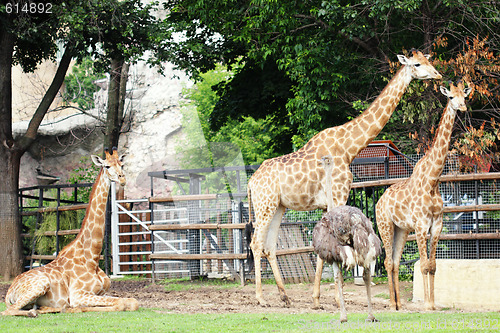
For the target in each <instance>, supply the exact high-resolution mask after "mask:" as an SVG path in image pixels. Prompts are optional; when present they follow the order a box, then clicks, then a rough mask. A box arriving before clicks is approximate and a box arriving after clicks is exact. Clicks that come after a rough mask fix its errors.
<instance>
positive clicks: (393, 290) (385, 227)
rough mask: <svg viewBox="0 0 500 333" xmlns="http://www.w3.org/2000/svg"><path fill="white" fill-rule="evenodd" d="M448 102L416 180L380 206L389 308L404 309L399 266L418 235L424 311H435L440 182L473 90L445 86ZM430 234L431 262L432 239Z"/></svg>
mask: <svg viewBox="0 0 500 333" xmlns="http://www.w3.org/2000/svg"><path fill="white" fill-rule="evenodd" d="M440 89H441V92H442V93H443V95H445V96H447V97H448V104H447V105H446V107H445V109H444V112H443V115H442V117H441V121H440V123H439V127H438V129H437V132H436V135H435V137H434V141H433V144H432V147H431V148H430V149H429V150H428V151H427V153H426V154H425V156H424V157H422V159H420V161H418V163H417V164H416V165H415V168H414V169H413V173H412V175H411V176H410V177H409V178H408V179H406V180H403V181H401V182H399V183H396V184H394V185H392V186H391V187H389V188H388V189H387V190H386V191H385V192H384V194H383V195H382V197H381V198H380V200H379V201H378V202H377V206H376V214H377V215H376V216H377V226H378V231H379V233H380V237H381V239H382V242H383V243H384V248H385V253H386V258H385V262H384V264H385V268H386V270H387V276H388V283H389V293H390V297H391V300H390V307H391V309H393V310H399V309H401V298H400V295H399V262H400V260H401V254H402V253H403V249H404V246H405V244H406V239H407V237H408V233H409V232H410V231H415V235H416V238H417V245H418V251H419V253H420V262H421V265H420V268H421V271H422V276H423V278H424V284H423V285H424V300H425V308H426V309H428V310H432V309H434V308H435V306H434V274H435V272H436V247H437V243H438V240H439V234H440V233H441V229H442V227H443V199H442V198H441V194H440V193H439V177H440V176H441V173H442V172H443V168H444V165H445V161H446V156H447V154H448V147H449V143H450V137H451V132H452V129H453V124H454V122H455V116H456V113H457V110H460V111H465V110H467V107H466V106H465V98H466V97H467V96H468V95H469V93H470V91H471V89H470V88H465V89H464V85H463V83H461V82H459V83H458V84H457V85H456V86H454V85H453V84H450V90H448V89H446V88H445V87H440ZM428 233H430V242H429V257H427V234H428Z"/></svg>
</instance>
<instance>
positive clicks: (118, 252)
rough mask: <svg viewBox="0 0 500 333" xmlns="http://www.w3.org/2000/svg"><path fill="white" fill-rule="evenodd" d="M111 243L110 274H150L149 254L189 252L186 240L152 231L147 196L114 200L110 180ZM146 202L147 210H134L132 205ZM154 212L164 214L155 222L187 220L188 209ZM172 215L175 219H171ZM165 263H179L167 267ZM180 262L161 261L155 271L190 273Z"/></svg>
mask: <svg viewBox="0 0 500 333" xmlns="http://www.w3.org/2000/svg"><path fill="white" fill-rule="evenodd" d="M111 186H112V188H111V238H112V239H111V244H112V259H113V266H112V267H113V276H121V275H126V274H127V275H130V274H151V273H152V266H151V265H152V264H151V260H149V255H150V254H151V253H152V252H153V250H154V251H155V252H156V253H176V254H181V253H188V252H189V249H188V246H187V245H188V239H182V238H179V237H172V235H168V234H167V233H166V232H164V233H162V232H154V233H153V232H152V231H151V230H150V229H149V227H150V226H151V224H152V221H151V216H153V214H152V211H151V209H150V206H149V200H148V199H134V200H117V198H116V194H115V193H116V191H115V188H114V187H115V184H114V183H111ZM134 204H135V205H137V204H139V205H141V204H142V205H143V206H144V205H147V206H148V208H146V209H137V210H133V206H134ZM154 213H155V215H156V216H157V215H158V214H164V215H165V218H164V219H161V220H156V221H155V222H158V223H160V222H161V223H187V219H188V218H187V216H188V213H187V208H176V207H166V208H164V209H156V210H155V212H154ZM172 216H174V217H175V218H171V217H172ZM168 264H175V265H177V266H179V268H176V269H169V265H168ZM183 266H186V265H185V264H183V263H182V262H179V261H164V262H159V263H158V266H156V267H155V271H156V272H157V273H160V272H163V273H189V270H188V268H187V267H183Z"/></svg>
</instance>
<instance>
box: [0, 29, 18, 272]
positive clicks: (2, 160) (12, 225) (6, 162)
mask: <svg viewBox="0 0 500 333" xmlns="http://www.w3.org/2000/svg"><path fill="white" fill-rule="evenodd" d="M0 45H2V47H1V48H0V172H1V173H2V181H0V230H1V232H0V253H1V254H2V255H1V256H0V274H1V275H2V277H3V279H4V280H5V281H8V280H11V279H12V278H13V277H14V276H16V275H18V274H20V273H21V272H22V245H21V227H20V224H19V210H18V187H19V164H20V163H19V162H20V160H21V155H22V154H21V152H20V151H19V149H18V148H17V146H16V145H15V142H14V140H13V138H12V53H13V50H14V36H13V35H12V34H10V33H8V32H6V31H5V30H4V31H1V32H0Z"/></svg>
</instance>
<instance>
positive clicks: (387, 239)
mask: <svg viewBox="0 0 500 333" xmlns="http://www.w3.org/2000/svg"><path fill="white" fill-rule="evenodd" d="M383 203H384V202H383V201H382V199H381V200H380V201H379V202H378V203H377V210H376V214H377V226H378V230H379V233H380V238H381V239H382V242H383V244H384V249H385V260H384V266H385V270H386V271H387V284H388V286H389V296H390V301H389V306H390V308H391V310H398V308H397V305H396V304H397V303H396V293H395V291H394V261H393V252H394V251H393V245H394V244H393V243H394V224H393V223H392V222H391V221H390V219H389V218H388V217H387V216H386V214H385V207H384V206H383Z"/></svg>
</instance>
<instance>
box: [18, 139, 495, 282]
mask: <svg viewBox="0 0 500 333" xmlns="http://www.w3.org/2000/svg"><path fill="white" fill-rule="evenodd" d="M385 149H388V148H385ZM417 159H418V157H416V158H415V157H414V158H412V157H406V156H403V155H402V154H400V153H399V154H396V153H395V154H393V155H391V154H387V156H382V157H380V156H378V157H370V156H367V157H362V158H361V159H356V160H355V161H354V162H353V164H352V165H351V170H352V172H353V174H354V177H355V182H354V183H353V186H352V190H351V193H350V197H349V204H351V205H354V206H357V207H359V208H361V209H362V210H363V211H364V212H365V214H366V215H367V216H368V217H370V218H372V220H374V205H375V203H376V201H377V200H378V198H379V197H380V195H381V194H382V193H383V190H384V188H385V187H387V186H388V185H390V184H391V183H393V182H395V181H396V180H397V178H396V177H401V176H407V175H409V174H410V173H411V169H412V167H413V165H414V164H415V163H416V160H417ZM456 165H457V161H456V159H453V158H450V159H449V163H448V165H447V168H446V169H445V173H446V174H447V175H445V176H443V179H442V180H443V182H442V183H441V185H440V187H441V193H442V196H443V199H444V201H445V212H446V214H445V220H444V228H443V233H442V235H441V241H440V242H439V248H438V254H437V256H438V258H457V259H458V258H466V259H468V258H471V259H472V258H499V257H500V243H499V242H500V241H499V232H498V230H499V229H500V223H499V215H500V214H499V213H498V210H499V209H500V207H499V205H498V202H500V201H499V195H500V191H499V190H498V189H497V181H496V179H498V178H499V174H498V173H489V174H469V175H467V174H466V175H457V174H456ZM256 168H257V166H247V167H226V168H209V169H191V170H176V171H175V170H174V171H162V172H159V173H151V174H150V176H151V189H152V196H151V197H150V198H147V199H140V200H132V199H127V200H125V199H121V200H120V199H117V198H113V197H112V199H111V203H112V204H111V211H112V212H113V221H114V222H113V223H112V224H111V225H112V228H113V232H112V233H111V234H112V241H111V242H110V243H109V242H107V243H108V244H109V245H108V246H106V243H105V247H104V249H105V250H104V256H103V258H104V259H107V261H105V262H106V263H107V265H106V267H108V266H111V263H112V272H113V275H129V274H141V275H148V276H152V277H153V278H163V277H175V276H191V277H195V276H200V275H207V274H216V275H217V276H227V275H233V276H235V277H240V278H244V276H245V275H247V276H248V273H249V267H245V265H244V260H245V258H246V257H247V252H246V249H247V240H246V239H245V236H244V232H243V231H244V230H243V229H244V226H245V223H246V222H247V221H248V205H247V204H246V202H245V197H246V193H245V192H246V181H247V179H248V178H249V176H250V175H251V174H252V173H253V172H254V170H255V169H256ZM405 173H406V174H405ZM159 179H161V180H159ZM165 180H169V181H171V182H174V183H175V184H176V186H178V187H181V188H182V189H179V192H180V193H183V195H180V196H172V197H169V198H159V197H155V196H154V186H155V185H156V186H157V184H155V182H158V181H160V182H163V184H162V186H165V184H164V182H165ZM361 180H362V181H361ZM72 186H73V185H71V187H72ZM86 186H90V184H88V185H86ZM53 187H54V186H53ZM58 187H61V188H62V187H64V185H56V186H55V188H56V191H57V188H58ZM34 188H35V187H33V188H30V189H31V190H33V189H34ZM37 188H38V187H37ZM26 190H27V189H22V191H21V193H24V191H26ZM207 190H208V192H219V193H218V194H210V193H206V192H207ZM111 192H112V193H114V191H111ZM201 192H205V194H200V193H201ZM184 193H185V194H184ZM31 196H32V198H31V200H37V199H35V198H36V196H35V195H31ZM22 197H23V198H26V197H28V196H27V195H26V193H24V194H23V196H22ZM75 198H76V196H75ZM45 199H47V198H46V197H44V194H43V191H42V199H40V197H38V201H39V202H43V201H45ZM75 201H76V200H75ZM62 203H64V202H62V201H61V204H62ZM74 203H75V202H71V204H73V206H75V205H74ZM78 205H82V206H81V207H80V209H82V208H84V206H83V205H84V204H82V203H77V204H76V207H78ZM20 208H21V210H22V211H23V212H24V213H22V214H23V216H24V217H25V216H27V215H31V216H37V218H38V217H40V218H41V216H43V215H45V214H47V212H49V211H51V210H52V211H54V210H55V213H56V215H57V214H63V212H64V211H65V210H66V209H69V208H66V207H65V206H60V204H59V203H58V204H57V207H52V208H40V209H37V210H35V211H34V212H29V213H28V212H26V207H25V206H23V204H22V202H21V203H20ZM321 213H322V212H321V211H313V212H296V211H292V210H287V212H286V214H285V216H284V221H283V223H282V226H281V231H280V235H279V241H278V249H279V254H280V256H279V265H280V268H281V271H282V275H283V276H284V278H285V279H286V280H287V281H288V282H301V281H306V280H311V279H312V278H313V276H314V269H315V267H314V266H315V262H316V260H315V256H314V255H313V252H312V247H311V246H310V242H311V234H312V229H313V227H314V224H315V223H316V221H318V220H319V219H320V218H321ZM116 221H118V222H116ZM374 225H375V224H374ZM375 226H376V225H375ZM77 231H78V229H74V230H72V231H70V232H72V233H77ZM65 233H69V232H66V231H57V230H56V231H51V232H48V231H46V232H45V234H51V235H59V236H60V235H63V234H65ZM51 237H57V236H51ZM410 240H411V238H410ZM111 244H112V245H111ZM111 246H112V248H113V249H112V251H110V250H111ZM32 248H33V247H32ZM111 252H112V257H110V255H111ZM54 257H55V255H54V254H49V255H47V254H36V253H31V254H28V257H27V258H28V259H30V260H31V261H32V260H34V259H36V258H38V259H53V258H54ZM110 259H111V260H110ZM417 259H418V250H417V247H416V244H415V242H414V241H409V242H408V243H407V244H406V247H405V251H404V255H403V260H402V261H403V263H402V267H401V273H402V274H412V268H413V263H414V262H415V261H416V260H417ZM382 262H383V257H381V258H379V260H378V263H377V272H376V273H377V275H380V274H382V272H383V268H382V266H383V264H382ZM263 273H264V276H265V275H268V276H269V277H272V273H271V270H270V268H269V266H268V265H266V260H264V261H263ZM108 274H109V268H108ZM354 274H355V275H356V274H357V273H356V272H354Z"/></svg>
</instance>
